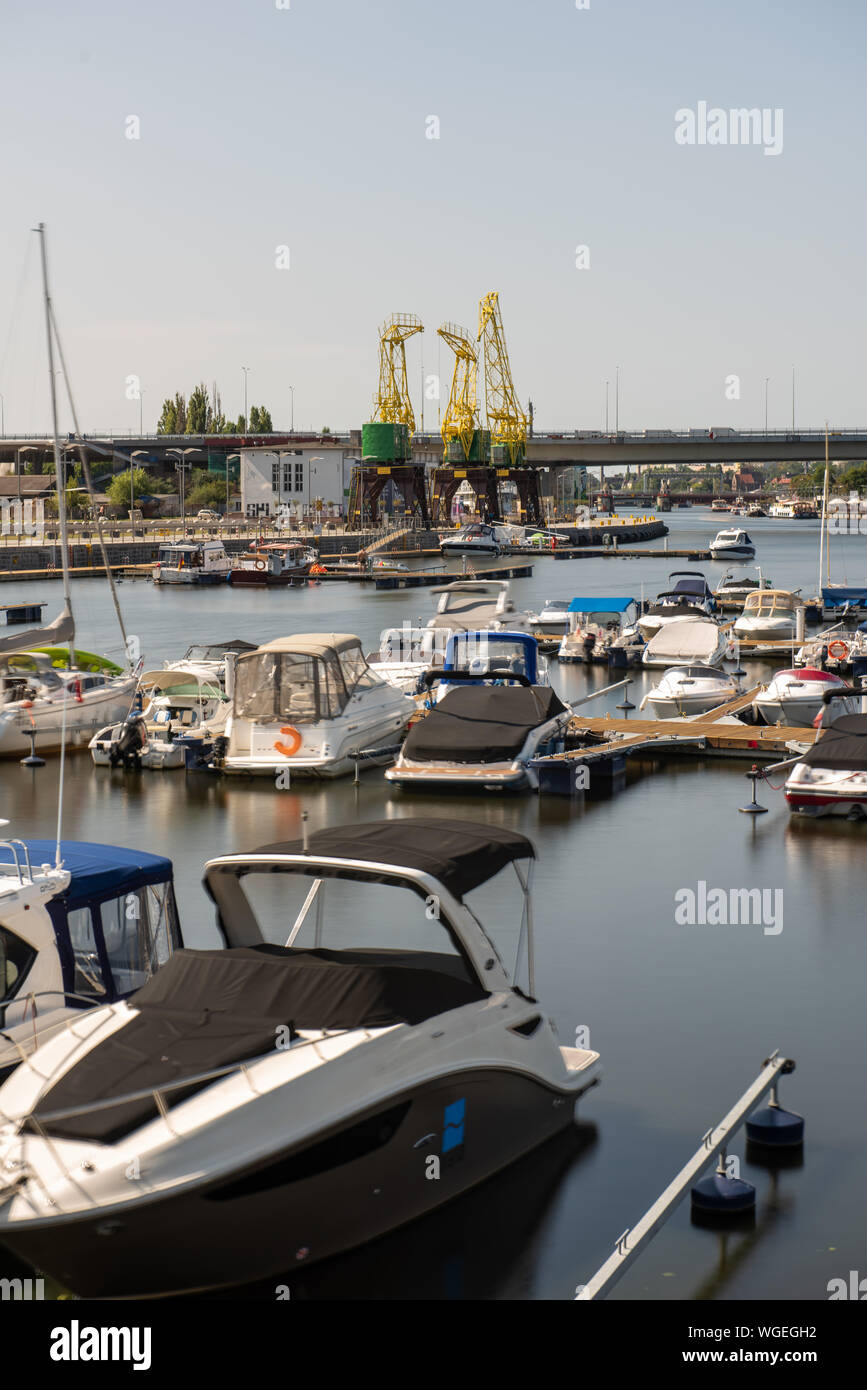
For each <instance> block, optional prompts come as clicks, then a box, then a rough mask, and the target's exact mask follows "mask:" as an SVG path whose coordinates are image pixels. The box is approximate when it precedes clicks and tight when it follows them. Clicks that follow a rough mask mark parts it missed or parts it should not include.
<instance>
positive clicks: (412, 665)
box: [365, 623, 451, 695]
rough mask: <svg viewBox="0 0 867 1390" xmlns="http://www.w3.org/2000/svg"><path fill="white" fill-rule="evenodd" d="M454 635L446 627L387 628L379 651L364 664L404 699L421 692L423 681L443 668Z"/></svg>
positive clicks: (367, 658) (407, 626)
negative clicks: (427, 675)
mask: <svg viewBox="0 0 867 1390" xmlns="http://www.w3.org/2000/svg"><path fill="white" fill-rule="evenodd" d="M450 636H451V631H450V629H449V628H444V627H437V628H433V627H410V626H409V624H408V623H405V624H404V626H403V627H389V628H386V629H385V630H384V631H383V633H382V637H381V639H380V643H379V648H378V649H377V650H376V651H373V652H368V653H367V656H366V658H365V660H366V661H367V664H368V666H369V667H370V669H371V671H375V672H376V674H377V675H378V676H381V677H382V679H383V680H384V681H388V684H389V685H393V686H394V687H395V688H396V689H397V690H402V691H403V693H404V694H405V695H415V694H418V692H419V691H420V690H421V684H420V682H421V677H422V676H423V675H424V673H425V671H429V670H430V669H431V668H432V667H436V666H442V664H443V660H444V659H445V652H446V646H447V644H448V640H449V637H450Z"/></svg>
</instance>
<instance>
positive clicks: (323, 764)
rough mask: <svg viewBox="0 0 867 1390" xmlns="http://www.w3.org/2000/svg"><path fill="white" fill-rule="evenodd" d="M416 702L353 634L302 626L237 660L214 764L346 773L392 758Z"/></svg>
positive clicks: (267, 772)
mask: <svg viewBox="0 0 867 1390" xmlns="http://www.w3.org/2000/svg"><path fill="white" fill-rule="evenodd" d="M415 714H416V706H415V702H414V701H413V700H411V699H410V698H409V696H408V695H404V694H403V692H402V691H401V690H398V689H396V688H395V687H394V686H393V685H389V684H388V682H387V681H384V680H383V679H382V677H381V676H379V675H377V674H376V672H375V671H372V670H371V668H370V667H369V666H368V664H367V662H366V661H365V659H364V655H363V653H362V650H361V641H360V639H359V638H358V637H355V636H353V635H352V634H351V633H345V632H341V633H333V632H332V633H327V632H300V633H296V634H294V635H293V636H291V637H281V638H278V639H277V640H276V641H274V642H266V643H265V645H264V646H262V647H258V648H257V649H256V650H255V651H253V652H246V653H244V654H243V655H241V656H239V658H238V660H237V662H236V663H235V680H234V689H233V693H232V705H231V709H230V712H229V715H228V718H227V720H226V727H225V735H224V737H223V738H221V739H219V740H217V741H216V743H215V765H216V766H218V767H219V768H220V770H221V771H223V772H225V773H227V774H235V775H243V774H246V775H260V776H265V777H278V776H282V778H283V781H282V782H281V785H283V786H286V785H288V780H289V778H290V777H342V776H344V775H345V774H346V773H347V772H351V771H352V770H353V769H354V767H355V765H356V760H363V761H366V762H371V761H373V762H380V763H381V762H389V761H391V759H392V757H393V755H394V753H395V752H396V750H397V745H398V744H399V742H400V739H401V736H402V734H403V732H404V730H405V728H406V727H407V725H408V723H409V721H410V719H412V718H413V716H414V715H415Z"/></svg>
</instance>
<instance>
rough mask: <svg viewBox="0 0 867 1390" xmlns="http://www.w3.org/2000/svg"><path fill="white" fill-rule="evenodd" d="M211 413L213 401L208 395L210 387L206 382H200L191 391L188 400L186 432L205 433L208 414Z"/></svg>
mask: <svg viewBox="0 0 867 1390" xmlns="http://www.w3.org/2000/svg"><path fill="white" fill-rule="evenodd" d="M210 413H211V403H210V398H209V396H208V388H207V386H206V385H205V384H204V382H199V384H198V386H194V387H193V390H192V391H191V392H190V399H189V401H188V402H187V422H186V429H185V430H184V433H185V434H204V433H205V432H206V430H207V428H208V416H209V415H210Z"/></svg>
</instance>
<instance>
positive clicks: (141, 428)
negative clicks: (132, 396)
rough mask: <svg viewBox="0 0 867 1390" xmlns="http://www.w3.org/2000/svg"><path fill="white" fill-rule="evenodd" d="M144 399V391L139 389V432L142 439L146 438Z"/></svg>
mask: <svg viewBox="0 0 867 1390" xmlns="http://www.w3.org/2000/svg"><path fill="white" fill-rule="evenodd" d="M143 401H144V391H139V393H138V432H139V438H140V439H143V438H144V426H143V425H142V418H143V410H142V402H143Z"/></svg>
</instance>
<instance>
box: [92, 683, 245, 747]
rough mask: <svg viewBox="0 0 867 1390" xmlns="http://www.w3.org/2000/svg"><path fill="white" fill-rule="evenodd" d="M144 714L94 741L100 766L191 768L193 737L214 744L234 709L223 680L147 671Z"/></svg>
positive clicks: (105, 731)
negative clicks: (188, 762)
mask: <svg viewBox="0 0 867 1390" xmlns="http://www.w3.org/2000/svg"><path fill="white" fill-rule="evenodd" d="M139 689H140V691H141V694H142V699H143V709H142V711H141V713H140V714H130V715H128V717H127V718H126V719H124V720H122V721H121V722H119V723H116V724H111V725H108V726H107V727H106V728H104V729H100V730H99V732H98V733H96V734H94V736H93V738H92V739H91V740H90V752H91V756H92V758H93V761H94V764H95V766H96V767H119V766H122V767H124V768H127V769H132V770H134V771H136V772H139V771H141V769H142V768H147V769H153V770H158V771H160V772H167V771H170V770H171V769H173V768H181V767H186V766H187V761H188V759H187V747H188V744H189V740H190V738H191V737H192V736H196V737H198V738H199V739H201V740H204V739H212V738H215V737H217V736H219V735H220V734H221V733H222V732H223V728H224V725H225V722H226V717H227V714H228V709H229V701H228V698H227V695H226V692H225V687H224V686H223V685H222V684H221V683H220V681H219V680H218V679H215V678H211V677H208V676H207V675H201V674H199V673H197V672H195V671H190V670H189V669H185V668H184V667H180V668H176V669H174V670H172V669H166V668H165V667H164V668H163V669H162V670H161V671H146V672H145V674H144V675H143V676H142V677H141V680H140V682H139Z"/></svg>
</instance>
